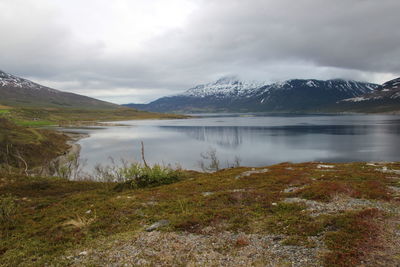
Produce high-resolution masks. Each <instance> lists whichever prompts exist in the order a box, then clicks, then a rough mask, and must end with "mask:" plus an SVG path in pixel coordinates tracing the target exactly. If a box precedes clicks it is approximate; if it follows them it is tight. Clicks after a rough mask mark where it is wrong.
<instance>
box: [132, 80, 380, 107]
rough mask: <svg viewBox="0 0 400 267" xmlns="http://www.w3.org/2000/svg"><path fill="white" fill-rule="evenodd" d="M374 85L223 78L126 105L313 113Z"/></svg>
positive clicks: (336, 81)
mask: <svg viewBox="0 0 400 267" xmlns="http://www.w3.org/2000/svg"><path fill="white" fill-rule="evenodd" d="M378 87H379V85H376V84H371V83H365V82H357V81H349V80H341V79H336V80H328V81H321V80H313V79H310V80H299V79H293V80H287V81H283V82H278V83H272V84H268V83H266V82H248V81H241V80H238V79H236V78H230V77H225V78H222V79H219V80H217V81H216V82H213V83H207V84H203V85H198V86H195V87H193V88H191V89H189V90H187V91H186V92H184V93H182V94H179V95H175V96H169V97H163V98H160V99H157V100H155V101H153V102H151V103H149V104H145V105H137V104H128V105H127V106H130V107H136V108H140V109H144V110H149V111H157V112H311V111H312V112H315V111H320V110H322V109H325V107H326V106H327V105H333V104H334V103H336V102H337V101H340V100H343V99H346V98H353V97H358V96H361V95H364V94H366V93H369V92H372V91H373V90H375V89H376V88H378Z"/></svg>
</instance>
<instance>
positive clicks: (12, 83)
mask: <svg viewBox="0 0 400 267" xmlns="http://www.w3.org/2000/svg"><path fill="white" fill-rule="evenodd" d="M0 87H17V88H27V89H32V90H48V91H51V92H54V93H57V92H59V91H57V90H54V89H51V88H48V87H44V86H42V85H40V84H37V83H34V82H31V81H29V80H27V79H23V78H19V77H17V76H14V75H11V74H8V73H5V72H4V71H1V70H0Z"/></svg>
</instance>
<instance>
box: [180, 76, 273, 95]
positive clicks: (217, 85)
mask: <svg viewBox="0 0 400 267" xmlns="http://www.w3.org/2000/svg"><path fill="white" fill-rule="evenodd" d="M267 84H268V83H266V82H255V81H254V82H250V81H240V80H239V79H237V78H236V77H234V76H233V77H223V78H221V79H219V80H217V81H216V82H213V83H207V84H202V85H198V86H196V87H193V88H191V89H189V90H187V91H186V92H184V93H183V94H182V95H184V96H189V97H208V96H213V97H222V98H226V97H245V96H247V95H251V94H252V93H253V91H254V90H256V89H258V88H260V87H262V86H265V85H267Z"/></svg>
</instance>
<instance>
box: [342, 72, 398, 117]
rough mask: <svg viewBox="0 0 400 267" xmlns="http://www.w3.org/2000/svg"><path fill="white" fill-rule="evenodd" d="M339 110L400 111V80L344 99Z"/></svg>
mask: <svg viewBox="0 0 400 267" xmlns="http://www.w3.org/2000/svg"><path fill="white" fill-rule="evenodd" d="M337 108H338V109H342V110H346V111H355V112H395V111H399V110H400V78H397V79H394V80H391V81H388V82H385V83H384V84H382V86H379V87H378V88H377V90H374V91H372V92H369V93H366V94H363V95H361V96H357V97H352V98H348V99H343V100H341V101H339V102H338V103H337Z"/></svg>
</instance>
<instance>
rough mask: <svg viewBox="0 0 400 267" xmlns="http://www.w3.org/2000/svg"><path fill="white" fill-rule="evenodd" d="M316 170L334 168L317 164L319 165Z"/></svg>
mask: <svg viewBox="0 0 400 267" xmlns="http://www.w3.org/2000/svg"><path fill="white" fill-rule="evenodd" d="M317 168H318V169H333V168H335V166H333V165H324V164H319V165H318V166H317Z"/></svg>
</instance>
